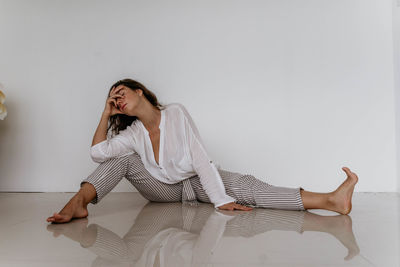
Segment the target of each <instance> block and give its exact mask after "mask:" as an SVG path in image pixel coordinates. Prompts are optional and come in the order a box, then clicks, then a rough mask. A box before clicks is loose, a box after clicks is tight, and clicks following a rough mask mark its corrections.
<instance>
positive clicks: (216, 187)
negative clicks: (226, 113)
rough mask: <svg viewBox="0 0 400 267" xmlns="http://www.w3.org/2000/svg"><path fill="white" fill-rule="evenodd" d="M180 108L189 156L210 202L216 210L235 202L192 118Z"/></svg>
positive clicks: (184, 109)
mask: <svg viewBox="0 0 400 267" xmlns="http://www.w3.org/2000/svg"><path fill="white" fill-rule="evenodd" d="M179 107H180V109H181V112H182V113H183V117H184V121H185V123H184V124H185V134H186V136H187V142H188V145H189V156H190V158H191V160H192V165H193V169H194V171H195V172H196V173H197V174H198V176H199V177H200V183H201V184H202V186H203V188H204V190H205V192H206V194H207V195H208V197H209V198H210V201H211V202H212V203H213V204H214V207H216V208H217V207H219V206H222V205H224V204H227V203H231V202H234V201H235V199H234V198H232V197H231V196H229V195H227V194H226V192H225V187H224V184H223V182H222V179H221V176H220V174H219V172H218V169H217V168H216V167H215V165H214V163H213V162H212V160H211V159H210V157H209V156H208V153H207V151H206V149H205V147H204V144H203V141H202V139H201V137H200V133H199V131H198V129H197V127H196V125H195V123H194V121H193V119H192V117H191V116H190V114H189V112H188V111H187V110H186V108H185V107H184V106H183V105H182V104H179Z"/></svg>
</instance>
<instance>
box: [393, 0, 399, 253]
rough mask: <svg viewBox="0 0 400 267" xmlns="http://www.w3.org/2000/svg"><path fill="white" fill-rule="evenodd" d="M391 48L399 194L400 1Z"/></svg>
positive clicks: (395, 7) (396, 1) (395, 9)
mask: <svg viewBox="0 0 400 267" xmlns="http://www.w3.org/2000/svg"><path fill="white" fill-rule="evenodd" d="M393 48H394V49H393V64H394V71H393V73H394V88H395V107H396V136H397V139H396V150H397V191H398V192H400V139H399V137H400V0H393ZM399 240H400V239H399ZM399 257H400V256H399Z"/></svg>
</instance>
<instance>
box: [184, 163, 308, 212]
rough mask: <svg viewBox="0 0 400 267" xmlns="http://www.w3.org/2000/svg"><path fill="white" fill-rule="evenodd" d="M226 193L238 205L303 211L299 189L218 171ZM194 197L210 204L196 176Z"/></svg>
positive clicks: (250, 176) (248, 176) (194, 179)
mask: <svg viewBox="0 0 400 267" xmlns="http://www.w3.org/2000/svg"><path fill="white" fill-rule="evenodd" d="M218 172H219V174H220V176H221V178H222V182H223V183H224V186H225V191H226V193H227V194H228V195H229V196H231V197H233V198H235V199H236V201H237V203H238V204H241V205H245V206H254V207H259V208H272V209H283V210H304V207H303V203H302V200H301V195H300V188H289V187H281V186H273V185H270V184H268V183H265V182H263V181H261V180H259V179H257V178H255V177H254V176H253V175H250V174H241V173H237V172H230V171H226V170H222V169H218ZM191 183H192V185H193V189H194V191H195V193H196V196H197V198H198V200H199V201H201V202H206V203H208V202H210V200H209V198H208V196H207V194H206V193H205V191H204V189H203V187H202V185H201V183H200V179H199V177H198V176H194V177H193V178H191Z"/></svg>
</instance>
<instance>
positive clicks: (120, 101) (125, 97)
mask: <svg viewBox="0 0 400 267" xmlns="http://www.w3.org/2000/svg"><path fill="white" fill-rule="evenodd" d="M138 92H139V90H132V89H130V88H128V87H126V86H125V85H122V84H121V85H119V86H118V87H117V88H116V90H115V94H119V95H121V97H117V98H116V100H117V107H118V109H119V110H120V111H121V112H123V113H124V114H126V115H130V114H132V111H133V110H135V108H136V106H137V105H138V103H139V101H140V97H139V94H138Z"/></svg>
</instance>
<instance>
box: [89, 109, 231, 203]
mask: <svg viewBox="0 0 400 267" xmlns="http://www.w3.org/2000/svg"><path fill="white" fill-rule="evenodd" d="M159 128H160V148H159V164H157V162H156V160H155V158H154V152H153V146H152V143H151V140H150V136H149V132H148V131H147V129H146V128H145V127H144V125H143V123H142V122H141V121H140V120H139V119H137V120H135V121H134V122H133V123H132V124H131V125H130V126H128V127H127V128H126V129H125V130H122V131H120V132H119V134H118V135H116V136H114V137H113V138H111V139H107V140H104V141H102V142H100V143H97V144H96V145H94V146H92V147H91V149H90V155H91V158H92V160H93V161H94V162H97V163H101V162H104V161H106V160H108V159H110V158H113V157H117V156H123V155H126V154H131V153H134V152H137V153H138V154H139V156H140V158H141V160H142V162H143V164H144V166H145V168H146V169H147V170H148V171H149V172H150V174H151V175H152V176H153V177H155V178H156V179H158V180H159V181H161V182H164V183H168V184H174V183H178V182H180V181H182V180H185V179H186V178H189V177H191V176H193V175H196V174H197V175H198V176H199V178H200V183H201V184H202V186H203V188H204V190H205V192H206V194H207V195H208V197H209V199H210V201H211V202H212V203H213V204H214V207H215V208H217V207H219V206H221V205H224V204H226V203H229V202H234V201H235V199H234V198H232V197H230V196H228V195H227V194H226V192H225V187H224V184H223V183H222V179H221V176H220V174H219V172H218V170H217V167H218V169H220V166H219V165H218V164H214V163H213V161H212V160H211V159H210V158H209V156H208V153H207V151H206V150H205V146H204V144H203V141H202V140H201V137H200V134H199V131H198V129H197V127H196V125H195V124H194V122H193V119H192V117H191V116H190V115H189V112H188V111H187V110H186V108H185V107H184V106H183V105H182V104H180V103H171V104H168V105H165V109H162V110H161V121H160V126H159ZM216 165H217V167H216Z"/></svg>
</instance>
